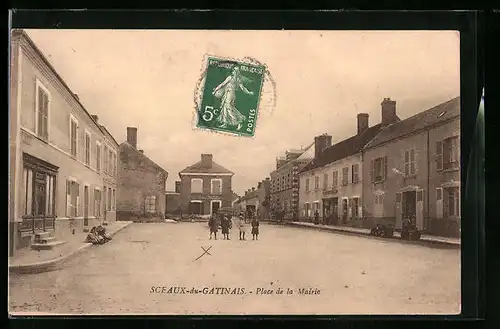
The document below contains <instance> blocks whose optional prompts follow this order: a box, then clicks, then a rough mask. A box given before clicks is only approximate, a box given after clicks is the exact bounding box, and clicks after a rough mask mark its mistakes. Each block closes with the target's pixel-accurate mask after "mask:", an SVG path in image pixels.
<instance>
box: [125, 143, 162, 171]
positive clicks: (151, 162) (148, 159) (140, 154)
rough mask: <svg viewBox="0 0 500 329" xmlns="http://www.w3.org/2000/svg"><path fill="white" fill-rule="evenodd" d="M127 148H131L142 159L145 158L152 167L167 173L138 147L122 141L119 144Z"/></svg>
mask: <svg viewBox="0 0 500 329" xmlns="http://www.w3.org/2000/svg"><path fill="white" fill-rule="evenodd" d="M122 147H124V148H127V149H128V150H131V151H132V152H135V153H136V154H137V155H139V156H140V157H142V158H143V159H145V160H146V161H147V162H149V163H150V164H151V165H153V166H154V167H156V168H158V169H159V170H160V171H162V172H164V173H166V174H167V175H168V171H166V170H165V169H163V168H162V167H160V166H159V165H158V164H156V163H155V162H154V161H153V160H151V159H150V158H148V157H147V156H146V155H145V154H144V153H142V152H140V151H139V150H138V149H136V148H135V147H133V146H132V145H130V144H129V143H128V142H123V143H121V144H120V148H122Z"/></svg>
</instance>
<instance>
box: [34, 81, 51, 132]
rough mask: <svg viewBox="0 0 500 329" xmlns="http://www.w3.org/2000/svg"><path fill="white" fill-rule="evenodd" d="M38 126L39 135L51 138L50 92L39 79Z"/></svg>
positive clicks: (37, 100)
mask: <svg viewBox="0 0 500 329" xmlns="http://www.w3.org/2000/svg"><path fill="white" fill-rule="evenodd" d="M35 102H36V127H37V132H36V133H37V135H38V137H40V138H42V139H45V140H47V139H48V138H49V92H48V90H47V89H46V88H45V87H44V86H43V85H42V84H41V83H40V82H39V81H38V80H37V83H36V101H35Z"/></svg>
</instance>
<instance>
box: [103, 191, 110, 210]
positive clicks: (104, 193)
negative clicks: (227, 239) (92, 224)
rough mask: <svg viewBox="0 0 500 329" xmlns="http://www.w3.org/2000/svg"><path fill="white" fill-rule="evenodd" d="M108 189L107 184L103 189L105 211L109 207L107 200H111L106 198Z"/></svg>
mask: <svg viewBox="0 0 500 329" xmlns="http://www.w3.org/2000/svg"><path fill="white" fill-rule="evenodd" d="M107 191H108V188H107V187H106V186H104V189H103V190H102V198H103V200H102V204H103V206H104V212H106V209H108V207H107V203H106V202H109V200H106V194H107Z"/></svg>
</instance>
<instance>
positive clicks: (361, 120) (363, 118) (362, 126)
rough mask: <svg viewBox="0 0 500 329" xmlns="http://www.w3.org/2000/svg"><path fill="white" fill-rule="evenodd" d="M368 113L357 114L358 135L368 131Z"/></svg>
mask: <svg viewBox="0 0 500 329" xmlns="http://www.w3.org/2000/svg"><path fill="white" fill-rule="evenodd" d="M368 118H369V115H368V113H359V114H358V135H361V134H362V133H364V132H365V131H366V129H368Z"/></svg>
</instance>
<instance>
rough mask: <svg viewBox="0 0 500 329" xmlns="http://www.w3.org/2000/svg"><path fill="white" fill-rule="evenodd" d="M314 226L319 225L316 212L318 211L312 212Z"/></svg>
mask: <svg viewBox="0 0 500 329" xmlns="http://www.w3.org/2000/svg"><path fill="white" fill-rule="evenodd" d="M314 224H315V225H318V224H319V211H318V210H316V211H315V212H314Z"/></svg>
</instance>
